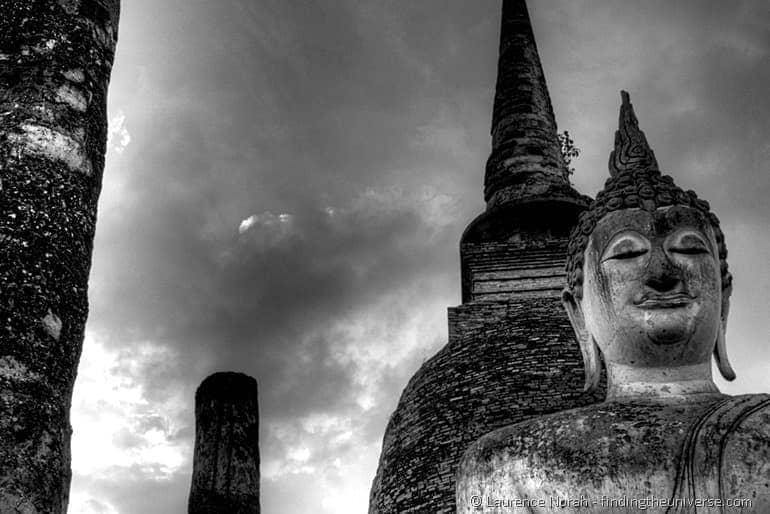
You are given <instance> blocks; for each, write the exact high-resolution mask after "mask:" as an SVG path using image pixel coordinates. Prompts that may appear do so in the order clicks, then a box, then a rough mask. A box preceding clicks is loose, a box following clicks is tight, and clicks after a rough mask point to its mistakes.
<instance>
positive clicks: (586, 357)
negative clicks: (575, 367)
mask: <svg viewBox="0 0 770 514" xmlns="http://www.w3.org/2000/svg"><path fill="white" fill-rule="evenodd" d="M587 339H588V340H587V341H585V342H584V341H580V353H582V354H583V365H584V367H585V373H586V382H585V385H584V386H583V391H585V392H589V393H590V392H593V391H596V389H597V388H598V387H599V380H600V379H601V376H602V368H601V364H600V362H599V346H598V345H597V344H596V341H595V340H594V336H592V335H591V334H588V337H587Z"/></svg>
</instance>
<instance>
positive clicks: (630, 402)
mask: <svg viewBox="0 0 770 514" xmlns="http://www.w3.org/2000/svg"><path fill="white" fill-rule="evenodd" d="M620 124H621V127H620V130H619V131H618V134H619V137H616V149H615V151H614V152H613V154H612V157H611V160H610V164H611V166H610V171H611V174H612V178H611V179H610V180H608V181H607V185H606V186H605V190H604V191H602V192H600V193H599V195H597V200H596V202H595V203H593V204H592V205H591V207H590V208H589V210H588V211H587V212H586V213H585V214H581V224H580V225H578V227H577V228H576V229H575V230H574V231H573V232H572V234H571V236H570V242H569V248H570V267H569V273H570V276H571V277H572V280H570V281H569V284H568V286H567V288H565V291H564V293H563V296H562V298H563V302H564V306H565V308H566V310H567V313H568V315H569V318H570V322H571V324H572V326H573V328H574V329H575V334H576V336H577V339H578V342H579V344H580V348H581V351H582V354H583V356H584V359H585V363H586V388H587V389H588V390H591V389H593V388H597V386H598V385H599V378H600V374H599V373H600V370H601V363H600V355H601V358H602V360H603V362H604V363H605V366H606V370H607V398H606V401H605V402H603V403H601V404H597V405H591V406H588V407H584V408H581V409H572V410H568V411H566V412H560V413H557V414H551V415H547V416H543V417H541V418H535V419H529V420H526V421H523V422H520V423H516V424H513V425H511V426H509V427H506V428H503V429H501V430H498V431H495V432H492V433H491V434H488V435H486V436H484V437H483V438H481V439H480V440H479V441H478V442H477V443H474V444H473V445H472V446H471V447H470V448H469V449H468V452H467V453H466V454H465V456H464V457H463V459H462V462H461V464H460V466H459V471H458V479H457V512H463V513H471V512H488V513H498V512H501V511H502V512H532V511H536V512H557V511H558V512H588V511H590V512H613V511H616V510H618V509H623V508H625V509H627V510H650V511H651V512H734V511H741V512H758V513H759V512H768V510H770V425H768V422H769V421H770V395H766V394H759V395H744V396H738V397H729V396H727V395H723V394H721V393H720V392H719V390H718V389H717V387H716V385H715V384H714V382H713V381H712V377H711V355H712V354H715V355H716V358H717V361H718V364H719V369H720V371H721V372H722V374H723V375H724V376H725V378H727V379H731V378H734V376H735V375H734V373H733V371H732V369H731V368H730V366H729V364H728V363H727V354H726V343H725V332H726V323H727V315H728V312H729V298H730V294H731V291H732V281H731V277H730V275H729V273H727V263H726V255H727V254H726V248H725V246H724V240H723V238H719V237H717V235H718V234H721V233H720V232H718V221H717V220H716V216H714V215H713V214H712V213H710V212H709V210H708V204H706V203H705V202H701V203H698V202H694V201H693V198H692V197H693V196H694V194H693V195H689V194H685V193H684V192H683V191H681V189H679V188H677V187H676V186H675V185H674V184H673V179H671V178H670V177H669V178H668V179H667V180H664V181H659V184H658V185H660V186H661V187H660V189H662V190H663V191H662V193H661V194H663V193H666V194H668V199H667V201H665V202H658V201H654V200H653V199H654V198H655V196H654V192H655V191H654V188H653V187H651V186H648V185H642V186H641V188H642V189H644V188H648V189H649V192H648V193H647V194H641V193H640V194H639V195H638V196H641V197H642V198H643V199H645V197H646V199H647V200H649V202H648V203H644V202H643V201H642V202H637V203H635V204H634V205H628V206H625V205H624V199H627V198H629V197H636V196H637V195H636V191H637V189H639V184H640V183H642V184H643V183H646V182H651V180H652V179H654V178H659V177H660V171H659V170H658V166H657V161H656V160H655V158H654V154H653V153H652V151H651V150H650V149H649V147H647V143H646V138H645V137H644V135H643V133H642V132H641V131H640V130H639V129H638V127H637V123H636V118H635V116H634V115H633V110H632V109H631V105H630V102H629V100H628V95H627V94H623V105H622V107H621V116H620ZM629 135H630V136H631V137H626V136H629ZM620 181H625V184H623V183H621V182H620ZM606 196H611V198H613V199H615V200H619V202H615V204H614V207H612V208H605V197H606ZM679 198H681V199H682V201H681V202H680V201H679ZM610 202H612V200H610ZM608 205H609V202H608Z"/></svg>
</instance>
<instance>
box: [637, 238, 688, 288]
mask: <svg viewBox="0 0 770 514" xmlns="http://www.w3.org/2000/svg"><path fill="white" fill-rule="evenodd" d="M645 285H646V286H647V287H649V288H650V289H653V290H655V291H658V292H662V293H664V292H669V291H672V290H677V289H680V288H681V287H682V274H681V272H680V270H679V268H678V267H677V266H676V265H675V264H674V263H673V262H671V259H669V257H668V255H666V252H665V251H664V250H663V248H653V249H652V255H650V261H649V263H648V264H647V280H646V283H645Z"/></svg>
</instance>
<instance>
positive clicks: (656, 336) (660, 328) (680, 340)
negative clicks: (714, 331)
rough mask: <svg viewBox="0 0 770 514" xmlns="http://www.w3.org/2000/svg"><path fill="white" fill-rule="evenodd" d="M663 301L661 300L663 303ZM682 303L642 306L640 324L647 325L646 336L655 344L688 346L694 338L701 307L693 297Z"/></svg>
mask: <svg viewBox="0 0 770 514" xmlns="http://www.w3.org/2000/svg"><path fill="white" fill-rule="evenodd" d="M663 301H664V300H659V302H660V303H661V304H662V303H663ZM645 303H647V302H645ZM681 303H682V302H681V301H680V303H679V304H678V305H675V306H663V305H654V306H653V305H649V304H646V305H643V306H640V310H641V315H642V319H643V320H642V323H641V325H640V326H643V327H646V336H647V338H648V339H649V340H650V341H652V342H653V343H654V344H656V345H661V346H673V345H677V344H678V345H682V346H687V345H688V343H689V342H690V341H691V340H692V338H693V335H695V331H696V323H695V320H696V319H697V318H698V312H699V311H700V310H701V308H700V305H699V304H698V303H696V302H693V301H692V299H689V300H688V301H687V303H686V304H684V305H682V304H681ZM714 340H715V339H714Z"/></svg>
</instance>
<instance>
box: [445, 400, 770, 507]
mask: <svg viewBox="0 0 770 514" xmlns="http://www.w3.org/2000/svg"><path fill="white" fill-rule="evenodd" d="M753 396H759V398H753ZM752 400H759V401H753V402H752ZM721 402H725V403H724V405H723V406H722V408H721V410H716V411H715V412H714V414H712V416H711V417H710V418H709V417H707V416H706V414H707V413H708V412H709V411H710V410H714V406H715V404H719V403H721ZM762 402H764V405H765V407H764V408H759V409H755V407H757V406H758V405H760V406H761V405H762ZM736 403H737V404H738V409H737V412H735V413H731V412H730V409H731V408H732V409H736V407H735V404H736ZM741 404H746V406H745V407H747V408H741V407H743V406H742V405H741ZM768 404H770V396H767V395H748V396H742V397H736V398H734V399H731V398H729V397H727V396H725V395H720V394H715V395H709V396H708V397H705V398H701V399H699V400H696V401H681V402H669V401H663V402H661V401H656V400H654V399H649V400H646V401H637V402H620V401H613V402H606V403H602V404H599V405H596V406H591V407H588V408H583V409H575V410H570V411H566V412H560V413H557V414H552V415H550V416H545V417H541V418H536V419H532V420H529V421H527V422H524V423H520V424H517V425H513V426H510V427H506V428H502V429H500V430H497V431H495V432H492V433H491V434H488V435H486V436H484V437H482V438H481V439H479V440H478V441H477V442H475V443H474V444H473V445H472V446H471V447H470V448H469V450H468V453H467V455H466V457H465V458H464V459H463V460H462V462H461V464H460V467H459V470H458V476H459V477H460V478H459V482H458V490H457V494H458V501H457V504H458V510H457V512H462V513H479V512H488V513H492V512H494V513H498V512H530V511H529V510H527V509H525V508H522V507H519V508H514V507H515V505H516V503H515V502H516V500H521V501H522V504H524V503H523V501H524V500H528V501H529V502H530V503H529V505H531V506H532V507H536V508H533V509H532V510H533V511H536V512H562V513H564V512H619V511H634V512H635V511H640V510H642V509H643V508H644V506H643V505H642V504H639V503H638V502H639V501H642V502H644V501H648V500H650V499H652V498H657V499H658V500H659V502H658V504H650V505H648V506H647V509H646V510H647V511H649V512H666V511H667V509H668V504H665V505H664V504H662V502H663V501H666V502H667V501H669V500H673V498H682V499H686V498H688V497H692V498H699V499H701V500H707V499H709V498H710V499H715V498H720V497H722V498H724V499H725V500H727V499H731V501H732V500H738V501H742V503H741V504H736V505H729V506H728V505H726V507H727V508H726V509H725V510H724V512H738V511H740V512H768V510H770V486H769V485H768V480H767V477H768V476H769V475H768V471H770V470H769V469H768V462H770V440H768V438H767V430H766V428H765V427H766V426H767V424H768V422H770V409H768V408H767V405H768ZM741 415H745V417H744V418H743V419H742V420H741V423H739V424H737V425H736V427H735V429H733V430H732V431H730V432H727V433H725V432H723V431H721V430H719V429H716V430H714V428H715V427H718V426H719V425H720V424H722V425H725V424H726V425H730V424H731V423H734V422H735V420H736V418H739V417H741ZM698 419H707V423H706V426H707V428H705V429H701V430H699V431H697V432H696V431H693V430H692V428H693V427H692V425H693V420H698ZM708 427H710V429H709V428H708ZM757 434H765V435H763V436H762V438H758V437H757ZM698 437H701V438H703V439H704V440H703V441H700V442H698V443H697V445H698V446H699V447H700V448H709V449H712V450H713V454H712V455H708V454H706V455H704V454H699V453H698V451H697V450H696V449H695V448H694V447H693V446H694V445H692V446H690V447H689V448H690V449H691V450H692V452H689V451H688V452H686V454H687V455H688V456H689V457H687V458H682V453H683V452H682V449H683V448H685V447H687V445H688V443H689V442H692V441H696V440H697V438H698ZM758 443H761V444H758ZM746 456H748V457H749V458H748V459H746V458H745V457H746ZM720 458H721V460H722V462H719V461H720ZM714 461H716V462H714ZM708 468H711V469H716V470H717V472H718V470H719V469H721V470H722V475H723V476H722V480H721V484H722V487H723V490H722V491H719V490H717V491H710V490H708V489H707V488H702V487H699V486H698V485H697V484H695V483H694V484H693V486H694V487H695V490H693V491H685V490H677V491H674V484H676V483H677V482H678V481H679V480H681V478H683V477H685V476H687V475H688V473H689V474H690V476H692V472H693V470H694V471H695V472H696V473H697V471H698V470H699V469H700V470H703V469H708ZM680 475H681V477H680ZM471 476H473V477H476V478H475V479H474V480H472V481H471V480H466V477H471ZM475 498H478V499H475ZM479 499H480V500H479ZM624 500H625V501H626V504H625V505H623V504H621V503H620V502H623V501H624ZM746 500H749V501H751V504H750V506H749V504H748V503H747V502H746ZM569 501H572V502H573V503H572V504H570V503H569ZM474 502H475V503H474ZM631 502H637V503H636V504H633V503H631ZM683 503H684V502H683ZM478 505H480V506H481V507H480V508H478ZM524 505H526V504H524ZM672 505H674V502H673V501H672ZM496 506H503V507H506V508H497V507H496ZM623 507H625V508H623ZM681 507H685V506H684V505H681ZM680 511H681V512H695V510H694V509H687V508H680V509H677V508H673V509H671V512H680ZM697 512H722V510H720V509H709V508H701V509H700V510H698V511H697Z"/></svg>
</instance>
